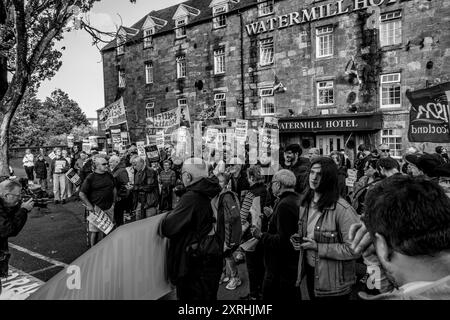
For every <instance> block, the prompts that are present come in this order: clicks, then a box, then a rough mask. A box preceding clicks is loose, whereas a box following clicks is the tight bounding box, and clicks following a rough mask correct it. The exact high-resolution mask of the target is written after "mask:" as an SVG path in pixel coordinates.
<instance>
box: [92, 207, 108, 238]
mask: <svg viewBox="0 0 450 320" xmlns="http://www.w3.org/2000/svg"><path fill="white" fill-rule="evenodd" d="M87 220H88V221H89V222H90V223H92V224H93V225H94V226H95V227H97V228H98V229H100V231H102V232H103V233H104V234H108V233H110V232H111V230H112V229H113V227H114V223H113V222H112V220H111V218H110V217H109V216H108V214H107V213H106V212H105V211H103V210H102V209H100V208H99V207H97V206H95V207H94V211H90V212H89V216H88V217H87Z"/></svg>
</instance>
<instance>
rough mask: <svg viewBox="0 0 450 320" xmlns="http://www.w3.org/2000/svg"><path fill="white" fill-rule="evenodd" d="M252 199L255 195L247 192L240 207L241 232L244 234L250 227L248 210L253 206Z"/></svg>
mask: <svg viewBox="0 0 450 320" xmlns="http://www.w3.org/2000/svg"><path fill="white" fill-rule="evenodd" d="M253 199H255V195H254V194H253V193H252V192H251V191H249V192H247V194H246V195H245V198H244V201H243V202H242V206H241V224H242V232H245V231H246V230H247V229H248V228H249V227H250V221H251V216H250V208H251V207H252V204H253Z"/></svg>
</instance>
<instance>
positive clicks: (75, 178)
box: [66, 169, 81, 187]
mask: <svg viewBox="0 0 450 320" xmlns="http://www.w3.org/2000/svg"><path fill="white" fill-rule="evenodd" d="M66 177H67V179H69V180H70V182H72V183H73V184H74V185H76V186H77V187H79V186H81V178H80V176H79V175H78V174H77V173H76V172H75V170H73V169H70V170H69V171H67V172H66Z"/></svg>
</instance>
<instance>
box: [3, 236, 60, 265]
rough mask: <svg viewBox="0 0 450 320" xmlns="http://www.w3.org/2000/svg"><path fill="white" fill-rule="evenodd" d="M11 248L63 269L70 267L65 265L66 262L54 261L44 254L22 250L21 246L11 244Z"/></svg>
mask: <svg viewBox="0 0 450 320" xmlns="http://www.w3.org/2000/svg"><path fill="white" fill-rule="evenodd" d="M9 246H10V247H11V248H13V249H16V250H18V251H21V252H24V253H26V254H29V255H30V256H33V257H35V258H38V259H41V260H44V261H47V262H48V263H51V264H54V265H55V266H61V267H67V266H68V265H67V264H65V263H64V262H60V261H57V260H55V259H52V258H49V257H46V256H43V255H42V254H39V253H36V252H33V251H30V250H28V249H25V248H22V247H20V246H17V245H15V244H13V243H11V242H10V243H9Z"/></svg>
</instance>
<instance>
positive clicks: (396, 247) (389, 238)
mask: <svg viewBox="0 0 450 320" xmlns="http://www.w3.org/2000/svg"><path fill="white" fill-rule="evenodd" d="M366 207H367V210H366V215H365V217H364V218H363V221H364V222H363V223H357V224H355V225H353V226H352V228H351V232H350V238H351V239H352V240H353V242H352V249H353V250H354V252H356V253H363V254H364V257H365V258H366V259H368V258H370V259H373V258H375V259H377V260H378V262H379V264H380V266H381V267H382V269H383V272H384V273H385V274H386V276H387V278H388V279H389V280H390V282H391V284H392V285H393V286H394V287H395V289H394V290H393V291H392V292H385V293H383V294H381V295H378V296H375V297H372V298H371V299H376V300H414V299H418V300H438V299H439V300H449V299H450V263H449V261H450V252H449V248H450V199H449V198H448V197H447V196H446V195H445V193H444V191H443V190H442V188H440V187H439V186H438V185H437V184H436V183H435V182H433V181H430V180H429V179H427V178H426V177H411V176H402V175H394V176H392V177H390V178H387V179H386V180H384V181H383V182H381V183H379V184H378V185H377V186H375V187H374V188H373V190H372V191H371V192H369V194H368V195H367V200H366ZM374 253H375V254H376V256H375V255H374ZM363 297H364V298H369V297H367V296H366V295H363Z"/></svg>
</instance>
